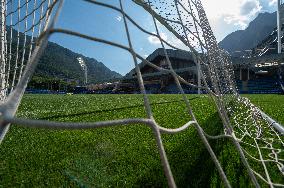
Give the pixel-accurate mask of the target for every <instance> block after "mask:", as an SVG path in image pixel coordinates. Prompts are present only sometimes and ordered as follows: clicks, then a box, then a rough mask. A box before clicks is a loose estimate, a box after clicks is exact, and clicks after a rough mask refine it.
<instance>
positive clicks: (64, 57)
mask: <svg viewBox="0 0 284 188" xmlns="http://www.w3.org/2000/svg"><path fill="white" fill-rule="evenodd" d="M8 30H10V27H9V26H8ZM13 36H14V37H13V41H12V53H13V54H15V53H16V46H17V37H16V36H17V31H16V30H13ZM9 38H10V35H7V40H8V41H9ZM30 40H31V37H30V36H27V45H26V46H28V45H29V42H30ZM23 41H24V34H23V33H20V45H19V46H20V49H21V48H22V47H23ZM20 51H21V50H20ZM27 54H28V52H27V53H26V56H27ZM19 55H20V56H21V54H19ZM78 57H82V58H83V59H84V61H85V63H86V65H87V67H88V82H89V83H96V82H100V81H105V80H109V79H112V78H120V77H122V76H121V75H120V74H119V73H117V72H114V71H111V70H110V69H109V68H108V67H106V66H105V65H104V64H103V63H101V62H98V61H97V60H96V59H94V58H89V57H85V56H83V55H82V54H78V53H75V52H73V51H71V50H69V49H67V48H64V47H62V46H60V45H58V44H56V43H53V42H48V45H47V47H46V49H45V51H44V53H43V54H42V56H41V58H40V60H39V63H38V66H37V68H36V72H35V73H34V76H38V77H43V78H58V79H71V80H78V81H80V82H83V80H84V73H83V71H82V69H81V66H80V65H79V63H78V60H77V58H78ZM26 58H27V57H26ZM12 59H13V61H12V62H15V59H14V58H12Z"/></svg>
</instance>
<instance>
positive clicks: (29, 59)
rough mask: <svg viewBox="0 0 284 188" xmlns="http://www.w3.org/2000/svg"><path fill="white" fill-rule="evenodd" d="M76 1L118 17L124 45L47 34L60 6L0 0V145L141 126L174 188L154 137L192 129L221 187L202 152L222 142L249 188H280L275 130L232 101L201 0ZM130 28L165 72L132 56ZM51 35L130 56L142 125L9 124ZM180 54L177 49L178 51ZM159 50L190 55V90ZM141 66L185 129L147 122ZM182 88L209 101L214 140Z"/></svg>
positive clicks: (242, 102) (279, 142)
mask: <svg viewBox="0 0 284 188" xmlns="http://www.w3.org/2000/svg"><path fill="white" fill-rule="evenodd" d="M82 1H85V2H87V3H90V4H92V6H98V7H102V8H107V9H109V10H111V11H114V12H117V13H118V14H120V15H121V20H122V22H123V29H124V31H125V35H126V38H127V45H125V44H120V43H117V42H115V41H111V40H107V39H103V38H99V37H96V36H92V35H86V34H83V33H81V32H77V31H73V30H67V29H62V28H57V27H55V22H56V19H57V17H58V15H59V14H60V10H61V7H62V5H63V1H62V0H1V62H0V63H1V64H0V69H1V78H0V84H1V85H0V87H1V93H0V101H1V104H0V112H1V121H0V123H1V124H0V136H1V137H0V142H1V141H2V140H3V139H4V137H5V135H6V133H7V132H8V130H9V126H10V124H18V125H23V126H26V127H38V128H53V129H90V128H94V129H95V128H101V127H109V126H120V125H126V124H137V123H142V124H144V125H146V126H148V127H150V128H151V129H152V131H153V134H154V136H155V141H156V143H157V146H158V149H159V154H160V158H161V163H162V166H163V169H164V173H165V175H166V177H167V180H168V184H169V186H170V187H175V186H176V184H175V180H174V178H173V175H172V172H171V167H170V164H169V162H168V159H167V155H166V152H165V149H164V145H163V141H162V138H161V135H162V134H178V133H179V132H181V131H184V130H186V129H188V128H190V127H194V128H195V129H196V130H197V132H198V134H199V137H200V139H201V140H202V142H203V143H204V145H205V147H206V149H207V150H208V152H209V153H210V156H211V158H212V160H213V162H214V164H215V165H216V168H217V170H218V173H219V175H220V177H221V179H222V180H223V183H224V185H225V186H226V187H230V182H229V181H228V178H227V176H226V174H225V172H224V170H223V167H222V165H221V164H220V162H219V160H218V158H217V157H216V154H215V153H214V151H213V150H212V148H211V146H210V144H209V140H211V139H213V140H216V139H228V140H230V141H231V142H232V143H233V145H234V146H235V148H236V150H237V151H238V154H239V156H240V159H241V161H242V164H243V166H244V167H245V168H246V170H247V172H248V174H249V177H250V179H251V181H252V183H253V184H254V185H255V186H256V187H259V186H260V185H264V184H267V185H269V186H270V187H274V186H284V181H283V175H284V165H283V161H284V156H283V148H284V143H283V136H282V134H283V128H282V127H281V126H280V125H279V124H277V123H276V122H274V121H273V120H272V119H271V118H270V117H269V116H267V115H265V114H264V113H263V112H262V111H260V110H259V109H258V108H257V107H256V106H254V105H253V104H252V103H251V102H250V101H249V100H248V99H247V98H244V97H241V96H240V95H239V94H238V91H237V89H236V84H235V81H234V80H235V76H234V72H233V68H232V62H231V60H230V56H229V54H228V53H227V52H225V51H224V50H222V49H220V48H219V47H218V44H217V41H216V38H215V37H214V34H213V32H212V29H211V27H210V24H209V21H208V19H207V17H206V13H205V10H204V8H203V6H202V3H201V0H167V1H161V0H133V1H122V0H118V1H117V3H116V5H113V4H112V3H109V2H106V1H97V0H82ZM129 4H130V5H131V6H139V7H142V8H143V9H144V10H145V11H146V12H147V14H148V15H147V16H148V17H149V18H151V24H152V25H153V26H154V29H155V32H152V31H149V30H147V29H145V28H144V27H143V26H141V24H139V23H138V22H137V21H136V19H135V18H134V17H132V16H130V14H128V12H127V9H126V8H125V7H126V5H128V6H129ZM130 25H131V27H135V28H136V29H138V30H139V31H140V32H143V33H144V34H145V35H148V36H150V37H152V38H154V39H155V40H156V41H158V43H159V44H160V45H161V47H162V53H163V56H164V57H165V64H166V66H165V65H163V66H159V65H156V64H154V63H152V62H151V61H149V60H148V59H146V58H144V56H143V55H142V54H140V53H139V52H138V51H137V50H136V49H135V47H134V42H135V38H134V37H133V35H132V30H131V29H130ZM161 27H162V28H163V30H162V29H161ZM164 31H166V32H168V33H171V35H172V36H173V38H174V40H175V41H178V43H179V44H180V45H176V43H175V44H173V42H169V41H168V40H166V39H165V37H163V32H164ZM55 33H60V34H64V35H69V36H75V37H80V38H83V39H86V40H89V41H92V42H94V43H102V44H106V45H110V46H113V47H115V48H119V49H122V50H125V51H126V52H128V53H129V54H131V56H132V58H133V64H134V66H135V72H136V74H135V75H136V79H137V81H138V83H139V89H140V92H141V94H142V95H143V99H144V106H145V111H146V114H147V118H140V119H139V118H137V119H120V120H112V121H103V122H94V123H74V122H70V123H63V122H50V121H42V120H32V119H22V118H16V117H15V113H16V111H17V109H18V106H19V104H20V101H21V99H22V97H23V94H24V92H25V89H26V87H27V84H28V81H29V80H30V78H31V76H32V75H33V73H34V71H35V68H36V65H37V63H38V61H39V58H40V56H41V54H42V52H43V50H44V48H45V47H46V45H47V41H48V38H49V37H50V36H51V35H53V34H55ZM180 46H183V47H182V49H180ZM167 49H176V50H186V51H187V52H188V53H190V54H191V55H192V57H193V59H194V62H195V67H196V74H197V78H198V79H197V82H194V83H193V82H190V81H188V80H187V79H184V78H183V76H181V75H180V74H178V73H177V72H176V70H175V69H174V68H173V66H172V60H171V58H170V55H169V51H168V50H167ZM142 64H144V65H147V66H149V67H152V68H153V69H155V70H156V71H157V72H160V73H162V74H168V75H171V76H172V78H173V79H174V82H175V84H176V87H177V88H178V91H179V93H180V94H181V95H182V97H183V100H184V103H185V104H186V107H187V112H188V116H189V118H190V119H189V121H188V122H187V123H186V124H184V125H182V126H180V127H179V128H177V129H168V128H165V127H163V126H162V125H159V124H158V123H157V122H156V121H155V118H154V116H153V112H152V108H151V105H150V102H149V99H148V95H147V92H146V90H145V84H144V79H143V75H142V73H141V65H142ZM86 80H87V79H86ZM86 82H87V81H86ZM184 86H186V87H189V88H192V90H195V89H196V90H198V91H200V92H203V93H207V94H208V95H209V96H210V97H211V98H212V99H213V101H214V103H215V105H216V108H217V110H218V113H219V116H220V118H221V120H222V123H223V128H224V133H223V134H222V135H209V134H207V133H206V132H205V131H204V130H203V129H202V127H201V126H200V124H199V122H198V121H197V119H196V117H195V113H194V111H193V110H192V107H191V104H190V101H189V100H188V98H187V96H186V93H185V91H184Z"/></svg>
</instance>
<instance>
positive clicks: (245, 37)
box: [219, 12, 277, 53]
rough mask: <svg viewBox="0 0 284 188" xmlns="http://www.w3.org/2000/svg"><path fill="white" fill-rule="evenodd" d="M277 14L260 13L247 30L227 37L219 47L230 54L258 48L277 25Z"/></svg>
mask: <svg viewBox="0 0 284 188" xmlns="http://www.w3.org/2000/svg"><path fill="white" fill-rule="evenodd" d="M276 18H277V14H276V12H274V13H260V14H259V15H258V16H257V17H256V18H255V19H254V20H253V21H252V22H251V23H250V24H249V26H248V27H247V28H246V29H245V30H239V31H235V32H233V33H231V34H229V35H228V36H226V37H225V38H224V39H223V40H222V41H221V42H220V43H219V46H220V47H221V48H223V49H225V50H227V51H228V52H229V53H233V52H235V51H243V50H248V49H252V48H254V47H256V46H257V45H258V44H259V43H260V42H261V41H262V40H264V39H265V38H266V37H267V36H268V35H269V34H270V33H271V32H272V31H273V29H274V28H275V27H276V25H277V20H276Z"/></svg>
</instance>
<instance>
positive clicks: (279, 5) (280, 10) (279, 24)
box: [277, 0, 284, 54]
mask: <svg viewBox="0 0 284 188" xmlns="http://www.w3.org/2000/svg"><path fill="white" fill-rule="evenodd" d="M283 10H284V6H283V4H282V0H278V3H277V38H278V54H280V53H281V52H282V44H281V37H282V29H281V28H282V23H283V18H284V16H283V13H284V11H283Z"/></svg>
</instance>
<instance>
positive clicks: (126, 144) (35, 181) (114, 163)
mask: <svg viewBox="0 0 284 188" xmlns="http://www.w3.org/2000/svg"><path fill="white" fill-rule="evenodd" d="M149 97H150V102H151V106H152V109H153V113H154V117H155V119H156V121H157V122H158V123H159V124H160V125H162V126H164V127H168V128H174V127H175V128H177V127H179V126H181V125H183V124H184V123H186V122H187V121H188V120H190V119H189V118H190V117H189V115H188V113H187V111H186V106H185V104H184V102H183V101H182V97H181V96H180V95H150V96H149ZM246 97H249V98H250V99H251V100H252V102H253V103H254V104H255V105H257V106H259V107H260V108H261V109H262V110H264V111H265V112H266V113H268V114H269V115H271V117H272V118H274V119H275V120H277V121H278V122H280V123H282V124H284V111H283V109H284V96H281V95H247V96H246ZM188 98H189V99H190V102H191V105H192V107H193V111H194V112H195V115H196V117H197V119H198V121H199V123H200V124H201V126H202V127H203V128H204V130H205V131H206V132H207V133H209V134H212V135H217V134H220V133H222V123H221V121H220V119H219V117H218V114H217V111H216V109H215V107H214V105H213V103H212V101H211V100H210V98H209V97H207V96H205V95H201V96H198V95H188ZM17 116H18V117H24V118H32V119H44V120H52V121H64V122H70V121H72V122H94V121H103V120H112V119H122V118H139V117H146V113H145V110H144V107H143V99H142V96H141V95H72V96H67V95H25V96H24V99H23V101H22V103H21V105H20V108H19V110H18V113H17ZM163 142H164V146H165V149H166V152H167V156H168V158H169V162H170V165H171V168H172V171H173V174H174V177H175V180H176V183H177V185H178V187H185V186H186V187H209V186H212V187H219V186H220V185H222V182H221V180H220V178H219V176H218V174H217V172H216V169H215V166H214V164H213V162H212V161H211V158H210V156H209V154H208V152H207V150H206V149H205V147H204V146H203V144H202V143H201V140H200V138H199V136H198V134H197V132H196V131H195V129H194V128H193V127H191V128H189V129H188V130H186V131H184V132H182V133H179V134H176V135H163ZM210 144H211V146H212V148H213V150H214V151H215V153H216V155H217V156H218V158H219V160H220V162H221V163H222V165H223V167H224V170H225V172H226V173H227V174H228V178H229V181H230V182H231V183H232V185H233V186H234V187H235V186H242V185H243V186H250V185H251V184H250V180H249V179H248V177H247V175H246V171H245V169H244V168H243V167H242V165H240V163H241V162H240V159H239V157H238V154H237V153H236V151H235V150H234V149H232V146H231V144H230V142H229V141H227V140H223V139H221V140H218V141H210ZM230 148H231V149H230ZM228 160H230V163H228ZM232 169H233V170H232ZM20 186H23V187H46V186H48V187H133V186H135V187H166V186H167V183H166V179H165V176H164V173H163V171H162V167H161V164H160V159H159V154H158V151H157V147H156V144H155V140H154V137H153V134H152V132H151V130H150V128H148V127H146V126H144V125H127V126H121V127H112V128H101V129H94V130H84V131H64V130H62V131H59V130H43V129H30V128H23V127H20V126H17V125H12V127H11V130H10V132H9V133H8V135H7V137H6V138H5V140H4V141H3V143H2V145H1V146H0V187H20Z"/></svg>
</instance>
